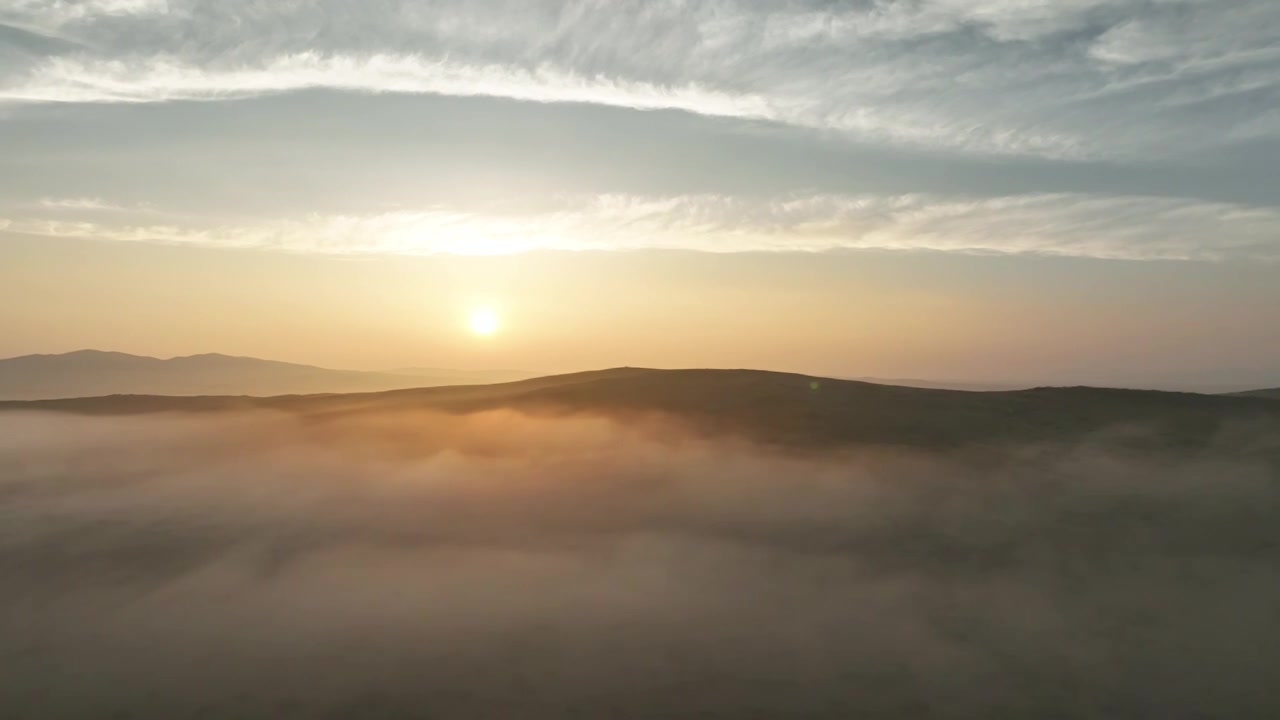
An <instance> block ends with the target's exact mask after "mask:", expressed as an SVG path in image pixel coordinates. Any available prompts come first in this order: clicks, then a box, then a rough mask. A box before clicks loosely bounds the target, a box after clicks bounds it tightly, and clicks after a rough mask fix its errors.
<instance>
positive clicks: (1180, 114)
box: [0, 0, 1280, 159]
mask: <svg viewBox="0 0 1280 720" xmlns="http://www.w3.org/2000/svg"><path fill="white" fill-rule="evenodd" d="M71 8H77V9H76V10H74V11H73V10H72V9H71ZM8 13H9V14H10V16H12V17H14V18H17V19H16V20H14V21H15V22H17V21H20V20H22V19H23V18H26V20H25V22H26V24H27V25H31V24H33V23H35V24H38V22H46V21H37V20H33V19H32V18H37V19H38V18H41V17H70V16H72V15H74V16H75V18H76V22H74V23H68V22H67V21H65V20H60V21H57V22H53V21H48V22H46V24H48V23H49V22H53V24H55V25H58V26H59V27H62V26H63V25H66V26H67V27H62V30H61V32H63V33H64V34H69V35H70V36H73V37H74V38H75V39H76V40H77V41H79V42H80V43H81V49H78V50H75V49H72V50H66V51H63V52H54V53H52V54H49V55H46V56H37V57H32V58H30V59H28V60H26V61H23V62H20V63H14V65H13V67H11V68H10V69H9V71H8V72H4V73H0V98H3V99H7V100H9V101H11V102H25V103H31V102H161V101H170V100H215V99H220V98H241V97H249V96H255V95H260V94H267V93H280V92H288V91H292V90H299V89H304V88H314V87H325V88H335V89H341V90H355V91H365V92H395V93H437V94H446V95H493V96H497V97H509V98H512V99H516V100H526V101H539V102H587V103H596V104H604V105H614V106H619V107H627V108H639V109H650V108H670V109H677V110H684V111H688V112H694V113H699V114H704V115H710V116H717V117H731V118H749V119H762V120H768V121H771V122H777V123H784V124H787V125H793V126H798V127H803V128H811V129H819V130H823V131H832V132H835V133H838V134H840V135H843V136H847V137H851V138H855V139H859V140H862V141H865V142H874V143H888V144H892V145H899V146H908V147H924V148H932V149H941V150H949V151H959V152H974V153H983V154H987V153H995V154H1014V155H1033V156H1044V157H1052V158H1083V157H1094V158H1099V157H1102V158H1115V157H1125V158H1128V159H1143V158H1161V157H1169V156H1171V155H1178V154H1180V153H1185V152H1189V151H1194V150H1197V149H1204V148H1212V147H1218V146H1221V144H1223V143H1229V142H1232V141H1235V140H1241V139H1248V138H1257V137H1262V138H1269V139H1277V138H1280V123H1277V122H1276V119H1275V118H1274V117H1272V118H1267V119H1265V120H1263V121H1258V119H1257V118H1256V114H1255V113H1253V112H1251V111H1250V110H1249V107H1248V106H1247V104H1244V105H1242V104H1239V103H1232V102H1224V103H1221V104H1219V105H1217V106H1215V107H1212V108H1208V107H1200V108H1187V107H1185V105H1183V104H1180V102H1179V98H1184V97H1186V96H1187V95H1200V96H1206V97H1221V96H1222V95H1223V93H1224V92H1228V89H1229V88H1231V87H1232V86H1233V85H1237V84H1238V83H1239V82H1240V75H1242V74H1243V75H1247V76H1248V77H1249V78H1250V80H1249V81H1248V82H1247V83H1246V85H1247V87H1249V88H1250V89H1251V90H1250V91H1251V92H1255V93H1264V94H1266V95H1268V96H1270V97H1275V96H1276V95H1277V93H1280V81H1277V80H1276V78H1277V77H1280V73H1278V72H1277V70H1280V57H1278V56H1277V55H1276V54H1275V53H1274V52H1273V48H1272V47H1271V42H1270V38H1273V37H1274V36H1275V33H1276V32H1277V31H1278V30H1280V9H1278V8H1277V6H1276V5H1275V4H1274V3H1272V2H1270V1H1269V0H1240V1H1239V2H1235V3H1231V4H1230V7H1225V6H1224V5H1223V4H1222V3H1216V2H1202V1H1193V0H1159V1H1157V2H1140V1H1139V0H1069V1H1065V0H1064V1H1063V2H1052V3H1050V2H1040V1H1035V2H1030V1H1027V0H1004V1H1001V2H989V1H985V2H978V1H977V0H914V1H913V2H883V1H881V0H865V1H860V2H851V3H841V4H833V3H826V2H817V0H813V1H798V2H787V3H782V2H778V3H768V2H765V3H760V2H745V1H742V2H740V1H735V0H716V1H715V2H707V3H686V2H675V1H666V0H664V1H663V2H643V3H641V2H631V1H624V2H619V3H612V4H609V5H608V6H607V8H606V7H605V6H602V5H600V4H598V3H595V2H590V1H588V0H574V1H573V2H568V3H563V2H558V1H557V2H551V1H550V0H531V1H529V2H521V3H512V2H461V1H460V0H453V1H444V2H438V3H432V4H430V5H423V4H417V3H408V2H394V1H393V2H384V3H359V4H357V3H352V2H342V1H339V0H307V1H305V2H291V3H266V2H261V1H259V0H219V1H218V2H200V1H196V0H190V1H183V2H179V1H177V0H175V1H174V2H170V3H167V4H165V3H159V2H143V1H142V0H129V1H126V0H115V1H114V2H98V3H91V4H89V5H79V4H71V3H62V2H30V1H28V2H24V3H21V4H20V5H19V6H17V8H16V9H13V8H11V9H9V10H8ZM0 20H2V18H0ZM89 48H91V49H89Z"/></svg>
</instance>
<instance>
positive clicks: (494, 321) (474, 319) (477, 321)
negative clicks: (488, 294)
mask: <svg viewBox="0 0 1280 720" xmlns="http://www.w3.org/2000/svg"><path fill="white" fill-rule="evenodd" d="M469 324H470V325H471V330H472V331H473V332H475V333H476V334H477V335H492V334H493V332H494V331H495V330H497V329H498V316H497V315H495V314H494V312H493V311H492V310H490V309H489V308H476V309H475V310H473V311H471V320H470V323H469Z"/></svg>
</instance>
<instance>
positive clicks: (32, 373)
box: [0, 350, 534, 400]
mask: <svg viewBox="0 0 1280 720" xmlns="http://www.w3.org/2000/svg"><path fill="white" fill-rule="evenodd" d="M533 374H534V373H527V372H520V371H515V370H487V371H465V370H444V369H437V368H405V369H400V370H391V371H386V372H362V371H356V370H331V369H328V368H321V367H313V366H311V365H298V364H295V363H287V362H277V361H274V360H260V359H258V358H249V357H232V356H229V355H219V354H206V355H190V356H187V357H176V358H170V359H167V360H163V359H160V358H154V357H143V356H139V355H129V354H126V353H118V352H102V351H99V350H81V351H78V352H71V353H65V354H61V355H24V356H22V357H16V358H9V359H6V360H0V399H2V400H43V399H52V398H73V397H92V396H98V395H184V396H187V395H258V396H269V395H307V394H315V393H355V392H378V391H383V390H398V389H402V388H413V387H428V386H437V385H469V384H483V383H494V382H509V381H512V380H521V379H524V378H528V377H531V376H532V375H533Z"/></svg>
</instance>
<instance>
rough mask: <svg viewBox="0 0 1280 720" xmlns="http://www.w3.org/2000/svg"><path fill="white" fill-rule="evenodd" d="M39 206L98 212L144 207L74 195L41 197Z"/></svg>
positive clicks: (50, 208)
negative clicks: (72, 196)
mask: <svg viewBox="0 0 1280 720" xmlns="http://www.w3.org/2000/svg"><path fill="white" fill-rule="evenodd" d="M39 206H40V207H41V208H44V209H46V210H69V211H79V210H84V211H99V212H125V211H133V210H143V209H145V208H144V207H141V206H138V207H127V206H124V205H118V204H116V203H112V202H108V201H106V200H103V199H102V198H97V197H75V198H48V197H47V198H41V199H40V202H39Z"/></svg>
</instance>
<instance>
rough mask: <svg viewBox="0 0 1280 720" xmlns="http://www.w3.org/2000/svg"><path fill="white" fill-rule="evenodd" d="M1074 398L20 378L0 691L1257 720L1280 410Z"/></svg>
mask: <svg viewBox="0 0 1280 720" xmlns="http://www.w3.org/2000/svg"><path fill="white" fill-rule="evenodd" d="M685 382H691V383H694V384H696V385H698V386H701V387H703V388H705V390H704V392H703V393H702V394H701V395H697V394H696V393H693V392H692V391H691V390H690V389H689V388H686V387H684V386H683V383H685ZM818 382H820V383H821V384H819V385H818V389H816V390H815V389H814V388H813V385H812V384H811V383H818ZM664 388H666V389H665V390H664ZM886 391H887V392H891V393H908V394H909V395H908V396H906V397H909V398H911V399H903V398H902V397H896V396H895V397H894V398H893V399H892V402H893V404H894V405H897V406H902V405H903V404H904V403H905V404H907V405H910V404H911V403H913V402H914V403H923V404H924V405H929V406H930V407H931V408H932V410H931V411H930V413H929V416H928V417H926V416H925V415H923V414H922V415H921V416H920V417H919V418H918V422H917V423H915V425H914V426H913V425H912V423H910V422H908V420H909V418H906V419H904V418H902V417H899V416H898V415H895V414H894V413H893V412H890V411H889V409H888V407H887V406H886V407H880V406H879V405H878V404H883V403H885V402H887V401H885V400H884V399H883V398H880V397H879V395H880V394H882V393H884V392H886ZM1062 392H1063V393H1067V394H1066V395H1064V396H1062V397H1052V398H1050V399H1048V400H1040V399H1035V400H1032V401H1029V403H1022V404H1018V403H1016V402H1015V408H1016V409H1015V410H1014V411H1008V410H1000V411H999V412H995V411H993V412H992V413H991V414H990V415H989V416H986V417H987V419H986V420H983V422H987V423H991V422H994V421H993V420H992V419H991V418H996V417H1005V416H1007V415H1008V414H1009V413H1010V412H1013V414H1014V417H1013V421H1012V422H1011V423H1010V424H1009V425H1008V426H999V427H995V426H989V427H988V428H987V429H986V432H985V434H984V435H983V436H982V437H983V438H985V439H979V436H978V435H972V434H971V433H970V432H969V430H968V429H966V427H967V426H970V425H972V424H973V423H974V422H975V418H979V419H980V418H981V417H983V416H981V415H979V414H978V413H979V411H978V410H977V409H975V407H973V406H971V405H970V404H971V403H977V402H981V403H987V404H999V403H1002V402H1010V401H1012V400H1015V399H1014V398H1009V397H1007V395H1008V394H1006V393H964V392H952V391H944V390H917V389H903V388H896V389H887V388H886V387H884V386H873V385H869V384H866V383H848V384H847V385H846V384H842V383H840V382H839V381H828V380H822V381H816V380H813V381H811V379H809V378H804V377H801V376H788V375H781V374H770V373H760V374H754V373H747V374H743V373H733V372H729V371H725V372H717V371H701V372H693V371H690V372H687V373H686V372H676V371H671V372H663V371H640V370H627V371H610V372H604V373H587V374H582V375H577V376H562V377H559V378H542V379H537V380H531V381H524V382H518V383H511V384H507V385H494V386H470V387H466V388H438V389H424V390H409V391H398V392H391V393H376V394H368V395H352V396H333V395H330V396H312V397H310V398H292V399H290V398H284V399H279V400H272V399H267V400H262V401H255V402H256V403H257V404H256V405H246V403H247V402H248V401H247V400H245V399H240V400H235V399H228V401H227V402H225V403H218V402H213V401H212V400H213V399H209V398H151V399H147V398H142V397H134V398H129V397H126V396H119V397H116V398H103V399H98V400H78V401H54V402H55V404H53V405H49V404H48V403H45V404H41V403H11V404H8V405H5V406H3V409H4V412H0V513H2V516H0V517H2V518H3V521H2V522H0V528H2V529H3V532H2V534H0V577H3V578H4V582H3V583H2V584H0V638H3V640H2V641H0V666H3V668H4V675H3V679H0V684H2V685H3V692H2V693H0V717H5V718H33V719H36V718H91V717H92V718H96V717H104V718H201V717H242V718H294V717H297V718H303V717H307V718H310V717H333V718H339V717H341V718H378V717H388V718H392V717H394V718H400V717H423V718H434V717H441V718H456V717H476V718H493V717H514V716H518V717H530V718H544V717H545V718H553V717H644V718H653V717H671V718H678V717H726V718H729V717H732V718H743V717H780V716H788V717H814V718H828V717H829V718H848V717H886V718H888V717H895V718H900V717H927V718H935V717H936V718H983V717H996V716H1007V717H1171V718H1174V717H1188V718H1190V717H1208V716H1213V717H1268V716H1271V715H1272V714H1273V713H1274V712H1276V711H1277V710H1280V698H1277V695H1276V693H1275V690H1274V684H1273V683H1272V676H1273V673H1272V672H1271V670H1272V668H1273V667H1274V666H1275V664H1276V663H1277V662H1280V649H1277V648H1278V647H1280V646H1277V645H1276V643H1275V642H1274V639H1275V638H1276V637H1278V636H1280V614H1278V613H1276V611H1275V609H1276V607H1277V606H1278V603H1280V573H1278V572H1277V570H1280V567H1277V559H1278V558H1280V555H1278V554H1277V547H1276V540H1275V537H1276V535H1275V528H1276V527H1277V524H1278V523H1280V435H1278V434H1277V432H1276V430H1277V429H1278V428H1280V425H1278V424H1277V419H1278V418H1280V402H1275V401H1273V400H1267V399H1254V398H1232V399H1224V398H1212V397H1209V396H1196V395H1171V394H1167V393H1149V394H1140V396H1138V397H1135V398H1129V397H1127V396H1126V395H1124V392H1125V391H1110V392H1115V393H1121V395H1120V396H1119V398H1118V399H1113V401H1112V403H1111V404H1110V405H1109V407H1110V408H1111V414H1112V416H1110V417H1107V418H1090V419H1088V422H1084V421H1082V420H1081V419H1080V418H1079V417H1074V416H1073V413H1075V412H1076V411H1073V409H1072V408H1073V405H1072V403H1071V401H1070V395H1069V393H1070V391H1065V390H1064V391H1062ZM1082 392H1085V391H1082ZM1093 392H1105V391H1093ZM824 393H825V394H824ZM1152 401H1154V402H1156V405H1157V407H1158V409H1159V412H1158V413H1153V412H1151V411H1149V409H1148V410H1142V405H1143V403H1144V402H1147V403H1149V402H1152ZM57 403H61V404H57ZM957 403H959V404H957ZM184 404H185V405H186V406H185V407H184ZM924 405H921V407H919V408H915V409H914V410H913V412H921V413H923V412H924V409H923V408H924ZM1090 406H1091V407H1098V406H1099V403H1098V402H1097V401H1096V398H1095V399H1094V400H1093V401H1091V403H1090ZM750 408H756V409H757V410H759V411H760V412H762V413H764V414H766V415H768V417H769V421H768V423H767V427H765V426H758V425H755V424H754V423H755V422H756V421H755V420H754V419H753V417H754V416H753V414H752V413H751V412H748V409H750ZM1055 408H1056V409H1057V411H1058V412H1060V413H1061V415H1062V417H1056V418H1055V417H1054V416H1053V412H1054V410H1055ZM1135 408H1138V410H1140V411H1141V412H1138V413H1137V415H1136V416H1134V415H1133V413H1134V412H1135ZM862 414H870V415H873V416H883V417H885V418H887V422H888V423H889V424H888V426H889V427H896V428H898V429H899V430H898V432H899V433H900V435H899V436H898V437H897V438H890V437H886V436H884V435H883V434H880V435H876V436H874V437H870V438H864V437H859V436H857V435H856V434H855V435H844V436H841V435H838V434H837V435H831V434H830V433H828V434H826V435H822V434H821V433H818V432H817V428H818V427H820V426H821V425H825V424H828V423H830V422H832V421H831V418H837V419H839V418H844V419H843V420H840V426H841V427H844V428H854V429H856V428H857V427H859V425H858V424H857V422H856V419H857V418H858V417H860V416H861V415H862ZM939 415H942V416H943V420H945V422H946V423H949V424H953V425H958V426H960V427H958V428H956V429H954V432H951V433H950V434H948V432H944V430H946V428H945V427H944V425H945V424H939V423H941V422H942V421H941V420H940V419H939V417H938V416H939ZM1131 416H1133V417H1138V418H1139V419H1138V420H1134V419H1133V418H1132V417H1131ZM1169 418H1173V419H1174V421H1173V422H1169ZM787 427H790V428H791V430H790V431H788V432H785V433H783V434H770V433H769V432H763V430H768V429H769V428H787ZM866 427H871V424H867V425H866ZM877 427H880V426H877ZM1037 427H1039V428H1040V429H1039V430H1036V431H1035V432H1030V430H1035V429H1036V428H1037ZM922 428H923V429H922ZM877 432H882V431H877ZM1055 434H1056V435H1057V436H1056V437H1055Z"/></svg>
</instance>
